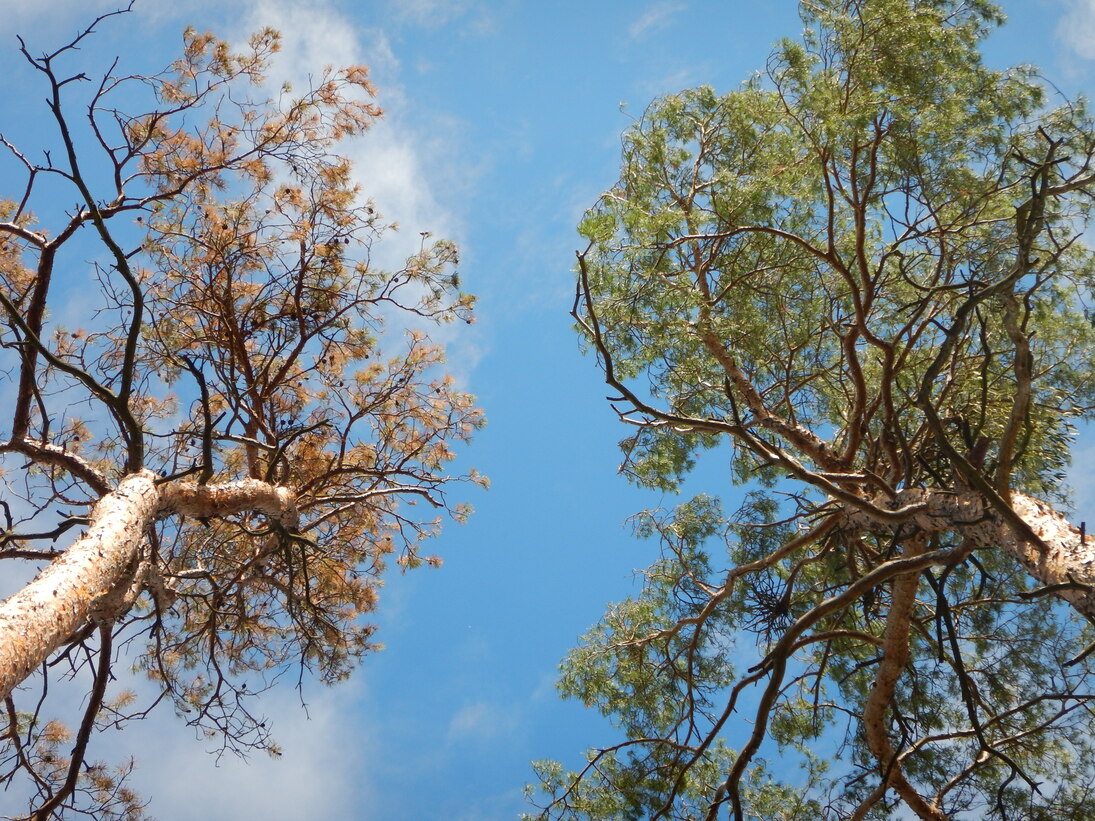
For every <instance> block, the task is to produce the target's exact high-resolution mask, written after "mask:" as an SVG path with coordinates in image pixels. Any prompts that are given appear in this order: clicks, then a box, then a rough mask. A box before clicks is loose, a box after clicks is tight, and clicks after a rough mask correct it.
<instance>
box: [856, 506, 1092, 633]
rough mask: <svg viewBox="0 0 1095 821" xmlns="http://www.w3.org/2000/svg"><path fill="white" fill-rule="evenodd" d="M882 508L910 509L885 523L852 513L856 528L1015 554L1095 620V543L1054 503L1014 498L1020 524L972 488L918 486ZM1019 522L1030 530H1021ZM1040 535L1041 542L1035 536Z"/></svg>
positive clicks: (861, 512)
mask: <svg viewBox="0 0 1095 821" xmlns="http://www.w3.org/2000/svg"><path fill="white" fill-rule="evenodd" d="M873 504H874V505H875V506H878V507H889V508H890V509H893V510H902V509H904V510H907V511H908V515H907V517H905V518H904V519H903V520H902V521H899V522H896V523H895V522H892V521H885V520H881V519H879V518H878V517H876V516H873V515H872V514H871V513H870V512H869V511H865V510H858V509H857V510H851V511H849V512H848V513H847V515H846V520H847V522H848V523H849V525H851V526H852V527H855V528H858V529H862V530H867V531H874V532H879V531H885V532H892V533H897V534H899V535H903V536H911V535H913V534H915V533H938V532H941V531H953V532H955V533H960V534H962V536H963V537H965V538H966V539H968V540H969V542H970V544H971V545H972V546H973V547H976V548H991V547H996V548H999V549H1001V550H1004V551H1006V552H1007V553H1010V554H1011V555H1012V556H1013V557H1015V559H1016V560H1017V561H1018V562H1019V563H1020V564H1022V566H1023V567H1024V568H1025V569H1026V570H1027V572H1028V573H1030V575H1031V576H1032V577H1034V578H1035V579H1036V580H1037V581H1038V582H1040V583H1041V584H1043V585H1046V586H1047V587H1053V588H1054V589H1053V591H1052V592H1053V593H1054V594H1055V595H1056V596H1058V597H1060V598H1061V599H1063V600H1065V601H1067V602H1068V603H1069V604H1070V605H1072V607H1074V608H1075V609H1076V611H1077V612H1079V613H1081V614H1082V615H1084V616H1087V617H1090V618H1093V619H1095V544H1092V543H1091V542H1090V541H1087V540H1086V539H1085V538H1084V537H1083V536H1082V535H1081V533H1080V529H1079V528H1078V527H1075V526H1073V525H1072V524H1071V523H1070V522H1069V521H1068V519H1066V518H1065V517H1064V515H1062V514H1061V513H1059V512H1058V511H1057V510H1056V509H1054V508H1053V507H1052V506H1051V505H1049V504H1047V503H1045V502H1042V501H1039V500H1038V499H1035V498H1033V497H1031V496H1026V495H1024V494H1021V493H1013V494H1012V495H1011V503H1010V507H1011V510H1012V511H1014V514H1015V517H1014V518H1015V519H1016V522H1014V523H1013V522H1009V521H1008V518H1009V517H1008V516H1005V515H1003V513H1002V512H1001V511H1000V510H997V509H996V508H995V507H994V506H993V505H991V504H990V503H989V502H988V501H987V500H986V499H985V498H984V497H983V496H982V495H981V494H980V493H978V492H976V491H972V490H953V491H952V490H937V489H931V488H914V489H909V490H903V491H901V492H899V493H898V494H897V495H896V496H895V497H894V498H893V499H892V500H890V502H889V503H888V504H885V505H884V504H882V502H881V501H880V500H878V499H875V500H874V502H873ZM1017 523H1021V525H1023V526H1025V532H1024V528H1023V527H1020V526H1017ZM1032 537H1035V538H1032Z"/></svg>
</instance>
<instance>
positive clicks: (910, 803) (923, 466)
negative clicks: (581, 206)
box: [537, 0, 1095, 821]
mask: <svg viewBox="0 0 1095 821" xmlns="http://www.w3.org/2000/svg"><path fill="white" fill-rule="evenodd" d="M801 9H802V16H803V19H804V21H805V23H806V34H805V36H804V39H803V40H802V41H801V42H792V41H784V42H782V43H780V44H779V45H778V46H777V47H776V48H775V50H774V51H773V53H772V56H771V59H770V61H769V63H768V65H767V70H766V71H765V72H764V73H763V74H761V75H758V76H757V77H755V78H753V79H751V80H749V81H748V82H746V83H745V84H744V86H743V87H742V88H740V89H739V90H735V91H732V92H730V93H727V94H717V93H715V92H714V91H713V90H712V89H710V88H698V89H694V90H690V91H685V92H682V93H680V94H675V95H671V96H668V97H665V98H663V99H660V100H658V101H656V102H655V103H653V104H652V105H651V106H650V108H649V109H648V110H647V111H646V113H645V114H644V116H643V117H642V118H641V120H640V121H638V122H637V123H636V124H635V125H634V126H633V127H632V128H631V129H630V130H629V131H628V132H627V134H626V136H625V138H624V144H623V170H622V173H621V178H620V181H619V183H618V184H616V186H615V187H614V188H612V189H611V190H610V191H609V192H608V193H606V194H605V195H604V196H603V197H602V198H601V199H600V201H599V202H598V203H597V204H596V206H595V207H594V208H593V209H592V210H591V211H590V212H589V213H588V214H587V216H586V217H585V219H584V221H583V222H582V224H581V229H580V230H581V232H582V234H583V235H584V236H585V237H586V238H587V239H588V241H589V245H588V247H587V248H586V250H585V251H583V252H582V253H580V254H579V255H578V288H577V298H576V302H575V310H574V315H575V318H576V320H577V322H578V327H579V330H580V332H581V334H582V336H583V337H584V339H585V342H586V344H587V345H588V346H589V348H590V350H592V352H593V353H594V354H595V355H596V357H597V360H598V363H599V365H600V367H601V369H602V370H603V372H604V376H605V380H606V382H607V384H608V385H609V386H610V388H611V390H612V391H613V397H612V402H613V407H614V408H615V409H616V411H617V413H618V414H619V416H620V418H621V419H622V420H623V421H624V422H625V423H627V424H628V425H630V426H632V428H633V432H632V433H631V434H630V435H629V437H628V438H627V439H625V440H624V442H623V443H622V446H623V450H624V458H625V461H624V470H625V471H626V472H627V473H628V475H629V476H630V477H631V478H632V479H633V480H634V481H636V482H638V483H639V484H642V485H647V486H651V487H655V488H662V489H665V490H674V489H677V488H678V487H679V486H680V484H681V482H682V480H683V478H684V477H685V475H687V474H688V473H689V471H690V470H691V469H692V468H693V466H694V463H695V461H696V460H697V459H698V458H699V457H700V453H701V452H703V451H709V450H713V449H716V448H723V450H722V452H724V453H725V452H726V450H727V449H728V450H729V468H730V470H729V475H730V478H731V479H732V480H733V481H734V482H736V483H739V484H743V485H745V486H746V488H745V490H746V492H745V494H744V496H743V500H744V501H743V503H742V505H741V507H740V509H739V510H737V511H736V512H734V513H732V514H727V513H725V512H724V511H723V509H722V506H721V505H720V504H719V502H718V501H717V500H716V499H714V498H712V497H709V496H700V497H697V498H695V499H693V500H692V501H690V502H687V503H685V504H683V505H681V506H680V507H678V508H677V509H676V510H675V511H673V512H664V511H662V512H659V511H653V512H648V513H646V514H643V515H642V516H641V517H640V518H639V526H638V530H639V533H640V535H644V536H648V537H652V538H656V539H658V540H659V541H660V544H661V546H662V548H663V549H662V558H661V559H660V560H659V561H658V562H657V563H655V564H654V565H653V566H652V567H651V568H650V569H649V570H648V571H647V572H646V574H645V582H644V587H643V591H642V593H641V594H640V595H637V596H636V597H634V598H633V599H629V600H627V601H624V602H621V603H619V604H616V605H614V606H612V607H611V608H610V609H609V611H608V613H607V614H606V616H605V617H604V619H603V620H602V621H601V623H600V624H598V625H597V626H596V627H594V628H593V629H592V630H591V631H590V632H589V634H588V635H586V636H585V637H584V638H583V641H582V644H581V646H579V647H578V648H577V649H576V650H574V651H573V652H572V654H571V655H570V656H569V657H568V659H567V660H566V661H565V662H564V666H563V677H562V680H561V688H562V690H563V692H564V694H566V695H568V696H571V697H575V698H579V699H581V700H582V701H584V702H585V703H586V704H587V705H589V706H596V707H597V708H599V709H600V710H601V711H602V712H603V713H604V714H605V715H607V716H609V717H610V718H611V719H612V720H613V721H614V722H615V724H616V725H617V726H618V727H619V728H620V731H621V732H622V734H623V737H624V740H623V741H621V742H619V743H617V744H615V745H612V746H607V747H604V748H601V749H596V750H593V751H592V752H590V754H589V761H588V764H587V765H586V766H585V767H584V769H581V770H579V771H577V772H567V771H566V770H565V769H564V768H563V766H562V765H561V764H558V763H554V762H541V763H540V764H539V765H538V767H537V769H538V774H539V777H540V779H541V788H542V790H543V791H544V793H545V795H546V797H545V798H543V799H541V800H542V803H543V805H544V810H543V812H542V814H541V815H540V816H538V817H540V818H568V819H577V818H588V819H602V818H603V819H609V818H611V819H621V818H635V819H637V818H653V819H658V818H673V819H686V818H687V819H708V821H713V819H716V818H722V817H729V818H733V819H736V820H737V821H741V820H742V819H746V818H752V819H802V820H803V821H804V820H805V819H816V818H833V819H837V818H841V819H844V818H852V819H866V818H879V819H881V818H908V817H913V816H915V817H918V818H922V819H934V821H940V820H941V819H958V818H966V819H973V818H977V819H987V818H993V819H1005V818H1009V819H1034V818H1040V819H1051V818H1052V819H1060V818H1081V817H1082V818H1087V817H1090V815H1091V810H1090V802H1091V797H1092V788H1093V783H1095V772H1093V769H1092V766H1091V763H1090V762H1091V761H1092V753H1093V752H1095V749H1093V744H1092V738H1093V734H1092V730H1093V729H1095V726H1093V723H1092V712H1091V710H1092V700H1093V697H1095V687H1093V685H1095V682H1093V680H1092V667H1091V663H1090V655H1089V654H1090V651H1091V648H1092V645H1091V644H1089V642H1091V640H1092V638H1093V636H1092V630H1091V627H1090V625H1089V624H1088V622H1091V621H1095V551H1093V550H1092V546H1091V542H1090V540H1089V538H1088V536H1087V534H1086V528H1085V526H1084V525H1083V524H1081V526H1080V527H1076V526H1074V525H1072V524H1071V523H1070V522H1069V521H1068V519H1067V516H1066V510H1067V488H1066V485H1065V483H1064V482H1065V479H1064V471H1065V468H1066V467H1067V465H1068V461H1069V451H1070V446H1071V443H1072V441H1073V436H1074V433H1075V431H1074V428H1073V425H1074V424H1075V423H1076V421H1077V420H1082V419H1088V418H1090V417H1091V412H1092V409H1093V401H1092V399H1093V385H1095V382H1093V378H1092V377H1093V375H1095V374H1093V367H1092V366H1093V364H1095V363H1093V358H1092V357H1093V353H1092V352H1093V351H1095V332H1093V329H1092V323H1091V322H1090V321H1089V316H1090V315H1089V313H1088V312H1087V309H1086V306H1087V305H1088V304H1090V300H1091V298H1092V285H1093V257H1092V254H1091V252H1090V251H1089V249H1088V248H1087V247H1086V246H1085V245H1084V243H1083V242H1082V236H1083V232H1084V230H1085V228H1086V227H1087V225H1088V220H1089V219H1090V215H1091V200H1092V192H1093V191H1095V168H1093V157H1095V128H1093V125H1092V122H1091V121H1090V119H1089V118H1088V116H1087V114H1086V112H1085V110H1084V106H1083V104H1082V103H1079V102H1067V101H1066V102H1063V103H1061V104H1059V105H1057V106H1056V107H1049V105H1048V104H1047V101H1046V94H1045V91H1044V89H1043V87H1042V86H1041V84H1040V83H1039V81H1038V78H1037V75H1036V74H1035V73H1034V70H1033V69H1030V68H1015V69H1012V70H1010V71H994V70H991V69H989V68H987V67H986V66H985V65H984V64H983V62H982V60H981V57H980V53H979V50H978V47H979V42H980V41H981V40H982V38H983V37H985V36H986V34H987V33H988V32H989V31H990V30H991V29H992V28H993V27H994V26H995V25H996V24H998V23H999V22H1001V20H1002V14H1001V12H1000V11H999V10H998V9H997V8H996V7H995V6H993V5H991V4H990V3H987V2H982V0H973V1H972V2H970V1H969V0H965V1H960V0H809V2H806V1H805V0H804V2H803V3H802V4H801ZM708 458H710V457H708ZM773 759H774V760H775V761H778V762H779V766H773V765H772V764H771V763H770V762H771V761H772V760H773Z"/></svg>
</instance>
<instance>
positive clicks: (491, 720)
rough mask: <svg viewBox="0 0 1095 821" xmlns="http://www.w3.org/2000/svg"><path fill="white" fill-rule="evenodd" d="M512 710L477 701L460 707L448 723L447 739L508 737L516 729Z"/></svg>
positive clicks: (515, 718)
mask: <svg viewBox="0 0 1095 821" xmlns="http://www.w3.org/2000/svg"><path fill="white" fill-rule="evenodd" d="M517 723H518V722H517V715H516V712H515V710H514V709H512V708H508V707H505V706H503V705H499V704H494V703H488V702H485V701H478V702H475V703H474V704H468V705H466V706H464V707H461V708H460V709H459V710H457V711H456V714H455V715H453V717H452V719H451V720H450V721H449V728H448V738H449V740H450V741H453V740H455V739H465V738H473V739H482V740H488V739H492V738H498V737H499V736H507V735H510V734H511V733H512V732H513V731H514V730H515V729H516V727H517Z"/></svg>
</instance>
